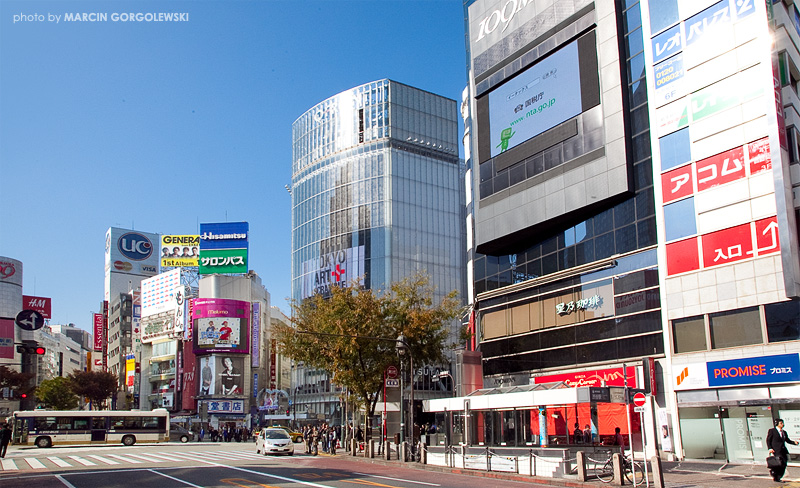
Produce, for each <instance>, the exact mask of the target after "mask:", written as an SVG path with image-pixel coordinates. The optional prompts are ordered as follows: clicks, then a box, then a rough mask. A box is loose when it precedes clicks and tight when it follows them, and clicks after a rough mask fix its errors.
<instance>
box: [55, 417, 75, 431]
mask: <svg viewBox="0 0 800 488" xmlns="http://www.w3.org/2000/svg"><path fill="white" fill-rule="evenodd" d="M56 425H57V426H58V430H72V417H62V418H59V419H58V423H57V424H56Z"/></svg>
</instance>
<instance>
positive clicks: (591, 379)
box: [534, 366, 636, 388]
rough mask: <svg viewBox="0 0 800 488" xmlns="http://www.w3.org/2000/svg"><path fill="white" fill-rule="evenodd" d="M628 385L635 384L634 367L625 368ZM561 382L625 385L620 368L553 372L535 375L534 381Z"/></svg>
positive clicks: (595, 385)
mask: <svg viewBox="0 0 800 488" xmlns="http://www.w3.org/2000/svg"><path fill="white" fill-rule="evenodd" d="M627 373H628V378H627V383H628V386H633V385H635V384H636V368H635V367H633V366H631V367H628V368H627ZM560 382H563V383H564V384H566V385H567V386H568V387H570V388H577V387H580V386H590V387H601V386H625V374H624V373H623V370H622V368H608V369H597V370H592V371H579V372H576V373H565V374H555V375H547V376H537V377H536V378H534V383H535V384H537V385H539V384H542V383H560Z"/></svg>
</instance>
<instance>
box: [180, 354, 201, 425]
mask: <svg viewBox="0 0 800 488" xmlns="http://www.w3.org/2000/svg"><path fill="white" fill-rule="evenodd" d="M196 373H197V358H196V356H195V355H194V351H193V350H192V343H191V341H184V343H183V370H182V371H180V372H179V374H182V375H183V381H182V382H181V383H182V384H181V388H182V390H181V391H180V395H181V401H182V403H181V408H183V409H184V410H187V411H190V412H195V411H197V405H196V400H195V398H194V397H195V395H196V394H197V374H196Z"/></svg>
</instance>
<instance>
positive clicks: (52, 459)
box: [47, 456, 72, 468]
mask: <svg viewBox="0 0 800 488" xmlns="http://www.w3.org/2000/svg"><path fill="white" fill-rule="evenodd" d="M47 459H49V460H50V462H51V463H53V464H55V465H56V466H58V467H59V468H71V467H72V465H71V464H70V463H68V462H66V461H64V460H63V459H61V458H58V457H55V456H49V457H48V458H47Z"/></svg>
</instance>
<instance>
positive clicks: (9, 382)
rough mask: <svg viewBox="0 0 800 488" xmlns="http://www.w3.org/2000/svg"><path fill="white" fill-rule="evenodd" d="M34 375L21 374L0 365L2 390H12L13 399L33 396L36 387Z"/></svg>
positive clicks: (0, 385) (0, 387)
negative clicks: (33, 383)
mask: <svg viewBox="0 0 800 488" xmlns="http://www.w3.org/2000/svg"><path fill="white" fill-rule="evenodd" d="M33 376H34V375H33V373H20V372H19V371H15V370H13V369H11V368H8V367H6V366H2V365H0V389H3V388H8V389H9V390H11V396H12V398H21V397H22V396H23V395H31V394H33V392H34V390H35V389H36V387H35V386H34V385H32V384H31V383H32V382H31V379H33Z"/></svg>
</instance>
